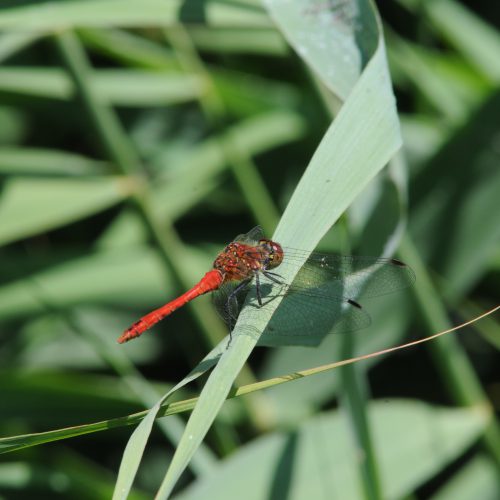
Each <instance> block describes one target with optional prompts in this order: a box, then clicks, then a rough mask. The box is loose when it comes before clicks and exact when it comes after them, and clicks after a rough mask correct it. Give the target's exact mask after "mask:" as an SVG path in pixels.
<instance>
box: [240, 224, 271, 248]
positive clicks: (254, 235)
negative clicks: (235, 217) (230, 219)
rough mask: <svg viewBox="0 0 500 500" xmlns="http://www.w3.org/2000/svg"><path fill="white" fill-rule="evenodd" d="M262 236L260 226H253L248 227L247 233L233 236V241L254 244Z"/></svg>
mask: <svg viewBox="0 0 500 500" xmlns="http://www.w3.org/2000/svg"><path fill="white" fill-rule="evenodd" d="M262 238H264V232H263V231H262V228H261V227H260V226H255V227H254V228H253V229H250V231H248V233H245V234H239V235H238V236H236V238H234V240H233V241H237V242H239V243H246V244H248V245H255V244H257V243H258V242H259V240H261V239H262Z"/></svg>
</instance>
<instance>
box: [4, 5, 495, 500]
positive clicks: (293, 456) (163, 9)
mask: <svg viewBox="0 0 500 500" xmlns="http://www.w3.org/2000/svg"><path fill="white" fill-rule="evenodd" d="M380 7H381V8H382V12H381V18H382V21H381V22H382V24H383V28H384V37H385V51H386V52H387V57H388V62H389V67H390V73H391V78H392V83H393V85H394V92H395V95H396V99H397V105H398V112H399V120H400V123H401V134H402V142H403V148H402V149H401V150H400V151H399V152H398V153H397V154H396V155H395V156H394V153H395V152H396V150H397V149H398V147H399V144H400V135H399V128H398V123H397V121H396V117H395V115H394V108H393V104H392V96H391V93H390V82H389V80H388V79H387V78H384V68H385V58H384V56H385V54H384V47H383V45H382V44H381V43H380V42H377V40H378V36H379V32H378V29H379V25H378V24H377V13H376V10H375V6H374V5H373V4H371V3H370V2H368V1H361V0H360V1H358V2H348V1H346V2H336V1H321V0H310V1H308V2H304V3H303V4H301V5H300V7H297V4H295V10H294V8H292V7H290V5H289V4H287V3H286V2H283V1H280V0H273V1H271V0H270V1H269V2H266V5H265V6H264V5H261V4H260V2H258V1H257V0H239V1H236V0H235V1H227V2H222V1H215V0H211V1H201V0H188V1H185V2H181V1H170V2H163V1H159V0H147V1H144V2H136V1H132V0H120V1H118V0H100V1H94V0H74V1H67V0H60V1H58V2H39V1H38V2H34V1H33V2H31V1H8V2H3V3H2V5H1V6H0V62H1V66H0V245H1V246H0V361H1V365H0V401H1V403H0V434H1V439H0V451H1V452H2V453H3V454H2V455H1V456H0V497H2V498H110V497H111V495H112V494H113V492H114V495H115V498H123V497H125V496H127V494H128V493H129V488H131V487H132V482H133V489H131V490H130V494H129V497H130V498H151V496H152V494H153V492H156V491H158V488H159V486H160V484H162V486H161V488H160V490H159V498H165V497H166V496H167V495H168V494H169V493H170V492H171V491H172V490H173V491H174V493H173V494H174V496H175V498H217V499H223V498H235V497H236V496H238V498H249V499H261V498H294V499H302V498H314V499H316V498H325V499H330V498H341V499H349V498H354V499H358V498H375V499H376V498H384V499H385V498H403V497H404V498H436V499H440V500H443V499H448V498H450V499H451V498H453V499H457V498H463V499H468V498H481V499H487V498H491V499H496V498H499V497H500V483H499V480H498V477H499V474H498V470H499V466H500V431H499V428H498V424H497V423H496V422H495V418H494V417H495V410H497V409H498V406H499V387H500V386H499V375H498V368H497V365H498V348H499V346H500V328H499V324H498V321H497V318H495V317H490V318H487V319H486V320H484V321H482V322H481V323H479V324H477V325H475V326H474V327H473V328H469V329H467V330H464V331H462V332H460V333H459V334H453V336H448V337H445V338H441V339H439V340H438V341H435V342H433V343H430V344H426V345H425V346H422V347H419V348H416V349H412V350H408V351H404V352H399V353H397V354H394V355H392V356H388V357H383V358H377V359H376V360H375V361H374V360H371V361H369V362H362V363H357V364H356V365H354V366H351V367H345V368H342V369H338V370H328V371H325V372H324V373H321V374H316V375H311V376H301V377H300V378H301V379H300V380H294V381H290V382H289V383H283V384H280V385H276V386H273V384H274V383H272V382H271V379H272V378H273V377H277V376H289V377H288V378H298V377H297V376H293V374H294V373H296V372H297V371H298V370H304V369H306V368H312V372H314V371H315V368H317V367H320V366H321V365H323V364H326V363H332V362H334V361H336V360H341V359H344V358H347V357H350V356H352V355H354V354H363V353H368V352H371V351H373V350H375V349H382V348H385V347H390V346H393V345H396V344H398V343H402V342H404V341H405V340H412V339H414V338H418V337H422V336H426V335H429V334H431V333H435V332H437V331H439V330H442V329H445V328H448V327H449V326H451V325H453V324H456V323H459V322H461V321H462V320H464V319H467V318H470V317H472V316H474V315H476V314H479V312H481V311H483V310H485V309H487V308H490V307H493V306H494V305H496V303H498V296H499V293H498V290H499V269H500V253H499V241H500V224H499V221H500V203H499V201H498V195H499V194H500V169H499V165H500V142H499V141H500V139H499V138H500V122H499V120H498V116H500V96H499V81H500V59H499V57H498V54H500V34H499V32H498V29H497V26H498V24H499V23H500V8H499V7H497V6H496V5H495V4H494V3H493V2H492V3H489V2H482V3H479V4H478V3H474V6H473V8H471V7H467V6H466V5H465V4H464V3H461V2H458V1H453V0H434V1H432V2H424V1H417V0H398V1H397V2H389V3H386V2H384V3H381V5H380ZM346 29H347V30H351V31H352V32H354V33H356V39H355V41H354V42H355V43H350V42H352V40H351V38H350V35H351V34H352V33H351V32H348V31H347V32H346V31H345V30H346ZM347 42H349V43H347ZM330 43H331V45H329V44H330ZM343 44H344V45H343ZM291 46H293V47H294V49H295V52H294V50H292V49H291V48H290V47H291ZM393 115H394V116H393ZM333 117H335V119H334V122H333V125H331V126H330V123H331V120H332V118H333ZM320 143H321V145H320V146H318V145H319V144H320ZM313 155H314V158H313V159H312V160H311V158H312V157H313ZM391 157H392V159H391ZM389 160H391V161H390V162H389V165H388V166H387V167H386V168H385V169H384V170H382V171H381V172H380V173H379V174H378V175H376V177H374V176H375V174H377V172H378V170H379V169H380V168H381V167H382V165H383V164H385V163H386V162H388V161H389ZM308 164H309V167H308V169H307V171H306V166H307V165H308ZM304 172H307V173H306V174H304ZM330 177H331V178H332V179H334V182H332V184H331V186H330V185H328V182H329V181H330ZM301 179H302V180H301ZM299 181H300V185H299V187H298V188H297V185H298V183H299ZM294 191H295V194H294V195H293V197H292V194H293V193H294ZM360 192H361V194H359V193H360ZM346 208H348V209H347V210H346ZM285 209H286V212H285ZM284 212H285V215H284V216H283V217H282V214H283V213H284ZM341 213H344V215H343V216H342V217H341V218H340V220H339V222H338V223H337V224H336V225H335V226H334V227H333V228H332V229H331V230H328V229H329V228H330V226H331V225H332V224H333V222H334V221H335V220H336V219H337V218H338V217H339V216H340V214H341ZM280 221H281V222H280ZM256 224H260V225H261V226H262V227H263V228H264V230H265V232H266V233H267V234H268V235H269V236H271V235H272V234H273V233H274V232H275V229H276V227H278V229H277V232H276V239H277V240H278V241H280V242H282V243H285V244H290V245H292V246H295V247H300V248H310V249H312V248H314V247H315V246H316V244H317V243H318V242H319V248H321V250H325V251H340V252H342V253H358V254H372V255H378V254H381V253H386V254H388V253H391V252H392V251H394V250H395V249H396V248H398V254H397V255H398V257H399V258H401V259H402V260H404V261H405V262H407V263H408V264H410V265H411V266H412V267H413V269H414V270H415V272H416V274H417V282H416V285H415V287H414V289H413V290H411V291H407V292H404V293H401V294H398V295H397V296H392V295H391V296H387V297H382V298H380V299H378V300H374V301H370V303H369V304H364V305H365V306H366V307H367V309H368V310H369V311H370V314H371V315H372V318H373V320H372V326H371V327H370V328H369V329H367V330H366V331H361V332H359V333H356V334H355V335H348V336H330V337H329V338H327V339H326V340H325V341H324V342H323V344H322V345H321V346H320V347H319V348H314V349H313V348H304V347H280V348H277V349H268V348H257V349H256V350H254V351H253V352H252V349H253V347H254V344H255V342H256V341H257V339H253V340H252V339H250V340H249V337H248V336H244V335H240V336H238V337H237V339H236V341H235V342H234V343H233V344H232V345H231V346H230V348H229V349H226V347H225V340H224V338H225V335H226V330H225V327H224V325H223V324H222V323H221V321H220V320H219V318H218V316H217V315H216V313H215V312H214V310H213V308H212V306H211V304H210V299H209V298H208V297H202V298H200V299H198V300H197V301H196V302H195V303H193V304H192V305H190V306H188V307H186V308H184V310H181V311H178V312H176V314H175V315H173V316H172V317H170V318H169V319H168V321H165V322H163V323H161V324H159V325H158V326H157V327H155V329H154V330H153V331H151V332H149V333H148V334H145V335H144V336H143V337H142V338H141V339H140V340H138V341H134V342H131V343H129V344H127V345H125V346H119V345H118V344H116V343H115V339H116V337H118V336H119V334H120V333H121V331H122V330H123V329H124V328H125V327H127V326H128V325H129V324H130V323H132V322H133V321H135V320H136V319H137V318H138V317H140V315H141V314H143V313H145V312H147V311H149V310H150V309H152V308H154V307H157V306H159V305H160V304H162V303H164V302H165V301H166V300H168V299H170V298H172V297H174V296H176V295H177V294H179V293H181V292H182V291H184V290H185V289H186V288H188V287H190V286H191V285H192V284H193V283H194V282H195V281H197V280H198V279H199V277H200V276H201V275H202V274H203V273H204V272H205V271H206V270H207V269H209V268H210V265H211V262H212V260H213V258H214V255H216V253H217V252H218V251H219V250H220V248H221V247H222V246H223V245H224V244H225V243H227V241H229V240H231V239H232V238H233V237H234V236H235V235H236V234H239V233H242V232H246V231H247V230H249V229H250V228H251V227H252V226H254V225H256ZM278 224H279V225H278ZM327 230H328V231H327ZM325 232H326V234H325ZM320 240H321V241H320ZM260 321H261V323H258V322H259V319H258V318H257V319H255V322H256V323H255V324H256V325H257V326H256V327H258V328H261V329H263V328H264V327H265V324H263V323H262V321H263V320H260ZM250 352H252V355H251V357H250V358H249V359H248V361H247V357H248V356H249V354H250ZM207 353H209V354H208V355H207ZM204 356H206V358H205V361H204V364H202V365H199V364H198V363H199V362H200V360H202V359H203V357H204ZM219 361H220V362H219ZM217 362H219V365H218V366H217V367H216V368H215V370H214V371H213V373H212V375H211V376H210V378H209V379H208V381H207V377H206V376H204V375H203V374H204V373H205V371H206V370H207V369H208V368H209V367H212V366H213V365H215V364H217ZM193 367H195V368H194V372H193V374H192V379H193V380H195V378H196V377H198V376H199V377H200V378H197V379H196V380H195V381H194V382H193V383H192V384H190V385H183V386H182V387H181V388H180V389H179V390H177V391H175V394H174V396H173V398H174V400H175V401H176V402H174V403H173V404H171V405H170V406H169V407H168V408H167V409H166V410H165V409H161V408H160V404H158V405H157V406H156V407H155V406H154V405H155V404H157V402H158V400H159V399H160V397H161V395H162V394H165V393H167V391H169V390H170V389H172V387H174V386H175V384H178V383H179V382H180V383H181V384H184V382H187V380H186V379H185V377H186V376H187V374H188V373H189V372H190V371H191V369H193ZM240 367H242V368H241V370H240ZM307 375H309V374H307ZM235 377H236V378H235ZM233 381H234V385H236V386H244V389H243V392H246V393H247V394H246V395H243V396H238V397H235V398H233V399H231V400H230V401H227V402H226V403H224V405H222V402H223V401H224V399H225V397H226V395H227V392H228V391H229V390H230V388H231V384H232V383H233ZM255 381H263V384H261V385H257V386H255V385H251V384H252V383H254V382H255ZM279 381H280V382H283V381H285V379H280V380H279ZM266 387H267V388H266ZM203 388H204V390H203V393H202V396H201V397H200V400H199V404H198V405H197V407H196V410H195V411H194V413H193V416H192V418H191V419H190V421H189V424H188V426H187V429H188V430H187V431H186V432H185V433H184V429H185V425H186V422H187V419H188V418H189V413H186V411H187V410H191V409H192V408H193V406H194V405H195V403H196V402H194V401H191V400H190V398H193V397H195V396H197V395H198V394H200V392H201V391H202V389H203ZM230 394H231V395H234V394H233V393H230ZM169 402H170V400H169ZM221 405H222V408H220V406H221ZM151 407H153V408H155V412H156V411H158V412H160V414H161V413H162V412H166V413H167V414H169V416H168V417H166V418H162V419H159V420H156V425H154V426H153V424H154V422H155V419H154V417H155V414H156V413H155V412H152V413H151V412H150V413H149V414H148V417H147V418H146V419H145V420H144V424H142V425H141V427H139V428H138V431H136V433H134V438H133V439H132V440H131V441H130V442H129V447H128V448H127V453H126V454H125V457H124V459H123V461H122V454H123V451H124V449H125V446H126V444H127V441H128V439H129V437H130V434H131V427H128V426H127V424H132V423H134V424H136V423H138V422H139V421H140V419H141V418H142V417H144V415H145V413H140V414H137V415H132V414H134V413H135V412H140V411H143V410H144V409H148V408H151ZM219 408H220V411H219ZM128 415H131V416H130V417H129V416H128ZM214 418H215V420H214V421H213V423H212V419H214ZM90 424H91V425H90ZM76 426H80V427H76ZM148 426H149V427H148ZM150 429H152V434H151V436H150V437H149V441H147V446H146V440H147V438H148V436H149V431H150ZM98 430H99V431H103V432H96V431H98ZM51 431H55V432H51ZM207 432H208V434H206V433H207ZM79 434H87V435H86V436H81V437H75V436H77V435H79ZM205 434H206V437H205ZM69 438H73V439H69ZM52 441H54V442H52ZM51 442H52V443H51ZM179 442H180V444H179ZM200 443H201V444H200ZM144 446H146V448H145V451H144V454H142V451H141V450H142V448H143V447H144ZM176 450H177V451H176ZM174 452H175V457H174ZM173 457H174V458H173ZM120 464H121V469H120V470H121V472H120V475H119V479H118V480H117V475H118V470H119V468H120ZM137 468H138V471H137V477H135V472H136V469H137ZM167 469H168V470H169V472H168V474H167V475H166V476H165V472H166V471H167ZM164 476H165V478H164ZM117 481H118V482H117Z"/></svg>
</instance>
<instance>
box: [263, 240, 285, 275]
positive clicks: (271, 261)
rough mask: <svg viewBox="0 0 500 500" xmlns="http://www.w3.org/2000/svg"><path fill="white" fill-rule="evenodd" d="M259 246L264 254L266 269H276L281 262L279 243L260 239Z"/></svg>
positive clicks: (281, 255)
mask: <svg viewBox="0 0 500 500" xmlns="http://www.w3.org/2000/svg"><path fill="white" fill-rule="evenodd" d="M259 246H261V247H262V249H263V250H264V251H265V253H266V262H267V266H266V267H267V269H273V268H275V267H278V266H279V265H280V264H281V263H282V262H283V249H282V248H281V245H280V244H279V243H276V242H275V241H271V240H267V239H261V240H259Z"/></svg>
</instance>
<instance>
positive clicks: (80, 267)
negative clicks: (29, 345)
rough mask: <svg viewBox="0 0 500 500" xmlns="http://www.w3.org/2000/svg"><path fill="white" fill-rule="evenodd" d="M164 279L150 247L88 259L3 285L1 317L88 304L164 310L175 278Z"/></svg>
mask: <svg viewBox="0 0 500 500" xmlns="http://www.w3.org/2000/svg"><path fill="white" fill-rule="evenodd" d="M201 265H202V263H201V262H200V267H201ZM195 268H197V267H196V266H195ZM165 274H166V273H165V270H164V269H163V266H162V264H161V260H160V258H159V257H158V255H157V254H156V252H154V251H153V250H152V249H150V248H147V247H138V248H130V249H128V250H125V249H123V248H121V249H120V250H119V251H107V252H97V253H89V255H86V256H85V257H81V258H75V259H71V260H68V261H66V262H63V263H61V264H59V265H56V266H52V267H48V268H47V269H45V270H43V271H40V272H38V273H34V274H32V275H31V276H30V277H29V278H26V279H19V280H15V281H12V282H8V283H5V284H4V285H2V286H1V287H0V317H1V318H5V319H7V318H16V317H17V318H18V317H22V316H26V315H31V314H36V313H43V312H47V308H48V307H51V308H54V307H55V308H59V307H60V308H64V307H68V306H72V305H82V304H88V303H90V304H108V305H121V306H123V305H124V304H125V305H128V306H130V305H132V306H135V307H151V306H152V305H155V304H157V305H160V303H161V301H162V298H163V297H164V296H165V295H166V294H168V293H169V291H170V293H171V292H172V290H169V288H168V286H169V284H171V283H172V278H171V276H170V275H165Z"/></svg>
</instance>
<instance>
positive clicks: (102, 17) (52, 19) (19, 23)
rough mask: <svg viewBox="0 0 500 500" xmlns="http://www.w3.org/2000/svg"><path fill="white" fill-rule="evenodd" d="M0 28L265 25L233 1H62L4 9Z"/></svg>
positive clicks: (262, 18) (253, 12)
mask: <svg viewBox="0 0 500 500" xmlns="http://www.w3.org/2000/svg"><path fill="white" fill-rule="evenodd" d="M1 12H2V15H1V16H0V29H6V28H7V29H18V30H60V29H61V28H71V27H87V26H92V27H106V26H127V27H141V26H168V25H173V24H175V23H176V22H178V21H179V20H182V21H185V22H206V23H207V24H209V25H214V26H228V27H234V26H250V27H266V26H269V20H268V19H267V16H265V14H264V13H263V12H262V11H259V10H256V9H252V8H247V7H245V6H244V5H242V4H238V3H236V2H234V3H233V2H224V1H220V0H209V1H208V2H206V3H205V4H204V6H203V8H202V9H200V8H199V4H198V2H188V3H187V4H184V2H183V1H182V0H169V1H168V2H165V1H164V0H142V1H141V2H137V1H136V0H72V1H68V0H65V1H64V0H63V1H60V2H57V3H56V4H54V3H52V2H43V3H38V4H37V3H35V4H31V5H20V6H16V7H9V8H4V9H3V10H2V11H1Z"/></svg>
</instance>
